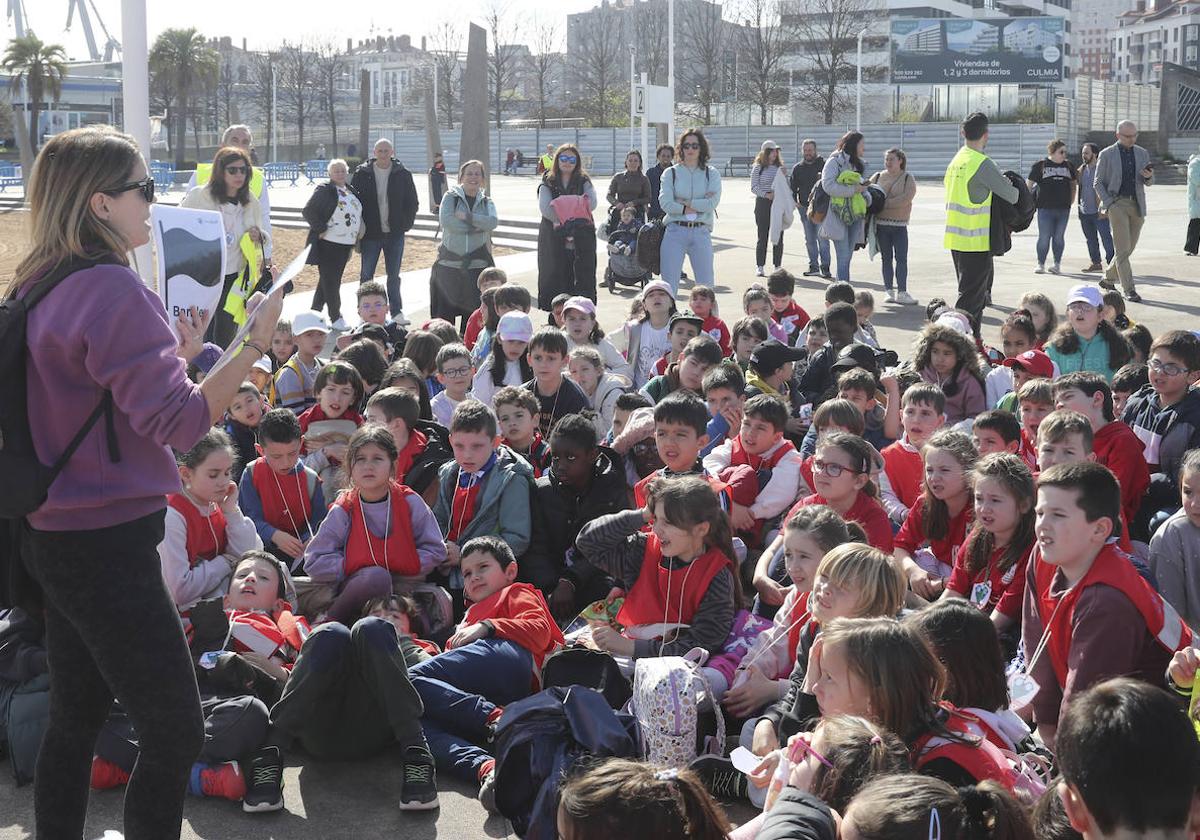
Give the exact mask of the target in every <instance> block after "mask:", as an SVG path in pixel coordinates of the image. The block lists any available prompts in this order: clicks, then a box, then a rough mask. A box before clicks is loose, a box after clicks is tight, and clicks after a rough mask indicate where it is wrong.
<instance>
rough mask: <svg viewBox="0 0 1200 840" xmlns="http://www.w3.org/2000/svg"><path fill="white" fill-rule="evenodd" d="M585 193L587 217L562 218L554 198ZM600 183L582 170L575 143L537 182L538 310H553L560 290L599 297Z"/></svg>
mask: <svg viewBox="0 0 1200 840" xmlns="http://www.w3.org/2000/svg"><path fill="white" fill-rule="evenodd" d="M566 196H583V197H585V198H586V200H587V207H588V209H587V211H586V212H585V214H584V215H586V218H583V217H575V218H563V217H562V216H561V214H560V212H559V207H557V206H556V205H555V204H554V201H555V199H558V198H563V197H566ZM596 204H597V197H596V188H595V187H594V186H593V185H592V180H591V178H589V177H588V175H587V172H585V171H584V169H583V158H582V157H581V156H580V154H579V149H577V148H576V147H575V146H574V145H572V144H570V143H566V144H564V145H562V146H559V147H558V151H557V152H555V153H554V160H553V163H551V165H550V169H549V171H547V172H546V174H545V175H543V176H542V181H541V183H539V184H538V210H539V211H540V212H541V215H542V223H541V226H540V227H539V228H538V295H537V297H538V309H542V310H545V311H546V312H549V311H550V309H551V305H552V302H553V301H554V298H555V297H557V296H558V295H560V294H567V295H580V296H582V297H585V298H588V299H590V300H593V301H594V300H595V299H596V226H595V224H594V223H593V222H592V217H591V211H593V210H595V209H596Z"/></svg>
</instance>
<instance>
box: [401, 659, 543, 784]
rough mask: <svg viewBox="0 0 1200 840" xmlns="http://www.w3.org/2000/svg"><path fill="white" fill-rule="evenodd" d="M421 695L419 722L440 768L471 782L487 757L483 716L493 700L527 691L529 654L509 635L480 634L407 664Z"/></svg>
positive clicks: (507, 699) (500, 702)
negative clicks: (483, 636) (485, 636)
mask: <svg viewBox="0 0 1200 840" xmlns="http://www.w3.org/2000/svg"><path fill="white" fill-rule="evenodd" d="M408 677H409V679H410V680H411V681H412V684H413V687H414V688H416V690H417V694H419V695H420V696H421V702H422V703H423V704H424V706H425V716H424V717H423V718H421V727H422V728H423V729H424V730H425V740H427V741H428V742H429V750H430V752H432V753H433V757H434V760H436V761H437V766H438V769H445V770H449V771H450V772H451V773H453V774H454V775H455V777H456V778H458V779H461V780H462V781H464V782H468V783H473V782H478V780H479V768H480V767H481V766H482V765H483V763H484V762H485V761H487V760H488V759H489V758H491V757H492V756H491V754H490V753H489V752H488V751H487V750H486V749H485V748H484V747H482V746H480V744H484V743H486V742H487V737H488V727H487V719H488V715H490V714H491V713H492V712H493V711H495V709H496V707H497V706H505V705H508V704H509V703H512V702H514V701H516V700H520V699H521V698H523V697H528V696H529V691H530V687H531V685H532V678H533V657H532V656H531V655H530V653H529V651H528V650H526V649H525V648H523V647H521V646H520V645H518V644H517V643H516V642H511V641H509V640H508V639H479V640H478V641H474V642H471V644H469V645H465V646H463V647H460V648H454V649H453V650H448V651H446V652H445V653H443V654H442V655H440V656H435V657H433V658H432V659H427V660H426V661H424V662H422V663H421V664H419V665H414V666H413V667H412V668H409V669H408Z"/></svg>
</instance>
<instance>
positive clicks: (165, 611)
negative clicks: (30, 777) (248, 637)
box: [24, 511, 204, 840]
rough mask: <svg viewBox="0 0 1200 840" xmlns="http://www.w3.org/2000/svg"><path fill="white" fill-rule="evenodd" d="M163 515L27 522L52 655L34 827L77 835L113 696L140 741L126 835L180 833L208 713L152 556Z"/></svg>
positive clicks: (145, 839) (42, 832) (149, 839)
mask: <svg viewBox="0 0 1200 840" xmlns="http://www.w3.org/2000/svg"><path fill="white" fill-rule="evenodd" d="M163 514H164V511H158V512H156V513H153V514H151V515H149V516H145V517H142V518H141V519H135V520H133V521H132V522H126V523H123V524H121V525H114V526H112V527H109V528H99V529H95V530H90V531H34V530H32V529H27V530H26V532H25V541H24V555H25V558H26V562H27V563H28V565H29V570H30V572H31V573H32V575H33V577H34V578H35V579H36V580H37V582H38V583H39V584H41V587H42V590H43V592H44V593H45V599H46V647H47V652H48V656H49V664H50V719H49V722H48V725H47V727H46V736H45V738H43V740H42V750H41V752H40V753H39V754H38V763H37V777H36V778H35V779H34V791H33V793H34V813H35V814H36V817H37V836H38V837H39V838H42V837H46V838H58V837H81V836H83V830H84V818H85V817H86V815H87V804H88V783H89V780H90V777H91V767H92V753H93V749H94V746H95V743H96V736H97V735H98V734H99V732H100V729H101V727H102V726H103V725H104V722H105V720H106V719H107V718H108V715H109V712H110V711H111V710H112V704H113V699H114V698H116V699H117V700H118V701H120V703H121V707H122V708H123V709H124V710H125V712H126V713H127V714H128V715H129V719H130V720H131V721H132V723H133V726H134V729H135V730H136V732H137V737H138V745H139V748H140V755H139V757H138V760H137V766H136V767H135V768H134V771H133V774H132V775H131V776H130V777H129V785H128V787H127V788H126V790H125V827H124V829H125V837H126V838H127V840H162V839H163V838H173V837H178V836H179V832H180V826H181V823H182V821H183V798H184V792H185V790H186V788H187V781H188V774H189V771H190V769H191V766H192V762H194V761H195V759H196V755H197V754H198V753H199V752H200V747H201V746H202V744H203V742H204V721H203V719H202V718H201V715H200V698H199V695H198V693H197V691H196V674H195V671H194V670H193V667H192V660H191V656H190V655H189V653H188V647H187V642H186V641H185V639H184V635H183V625H182V623H181V622H180V620H179V613H178V612H177V611H176V609H175V603H174V602H173V601H172V600H171V596H170V595H169V594H168V593H167V588H166V585H165V584H164V583H163V578H162V567H161V565H160V564H159V559H158V544H159V542H161V541H162V538H163Z"/></svg>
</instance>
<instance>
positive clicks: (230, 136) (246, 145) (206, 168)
mask: <svg viewBox="0 0 1200 840" xmlns="http://www.w3.org/2000/svg"><path fill="white" fill-rule="evenodd" d="M221 146H222V147H225V146H236V147H237V148H239V149H241V150H242V151H243V152H245V153H246V154H248V155H250V159H251V160H252V161H253V160H254V137H253V135H251V133H250V126H248V125H242V124H240V123H239V124H237V125H231V126H229V128H227V129H225V131H224V133H223V134H222V135H221ZM211 176H212V164H211V163H197V164H196V171H195V172H194V173H192V177H191V179H190V180H189V181H188V184H187V188H188V189H189V190H190V189H191V188H192V187H196V186H200V187H202V186H204V185H205V184H207V183H208V179H209V178H210V177H211ZM250 194H251V195H252V196H254V197H255V198H257V199H258V203H259V204H261V205H262V212H263V218H264V219H267V220H270V218H271V190H270V189H269V188H268V187H267V182H266V180H265V179H264V178H263V171H262V169H261V168H259V167H255V169H254V174H253V175H251V176H250ZM263 256H264V257H266V260H267V265H268V266H270V264H271V240H270V239H268V240H267V241H266V242H264V243H263Z"/></svg>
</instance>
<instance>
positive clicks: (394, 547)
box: [334, 481, 421, 577]
mask: <svg viewBox="0 0 1200 840" xmlns="http://www.w3.org/2000/svg"><path fill="white" fill-rule="evenodd" d="M415 495H417V494H416V493H414V492H413V491H412V490H410V489H409V488H407V487H405V486H404V485H403V484H397V483H396V482H394V481H393V482H392V488H391V495H390V499H391V505H392V516H391V519H392V527H391V531H390V532H389V533H388V535H387V536H386V537H383V538H380V537H377V536H375V535H374V534H372V533H371V532H370V531H369V530H367V523H366V519H365V518H364V514H363V509H362V502H361V501H360V500H359V497H358V490H355V489H350V490H348V491H347V492H345V493H343V494H342V495H341V496H339V497H338V500H337V501H336V502H334V504H335V505H337V506H338V507H340V508H341V509H342V510H344V511H346V515H347V516H349V517H350V535H349V536H348V537H347V538H346V565H345V573H346V575H347V576H349V575H351V574H353V573H354V572H357V571H358V570H359V569H365V568H367V567H368V566H372V565H376V566H384V567H385V568H386V569H387V570H388V571H389V572H392V573H393V574H397V575H404V576H406V577H412V576H413V575H419V574H420V573H421V558H420V557H418V556H417V546H416V543H414V542H413V529H412V514H411V512H410V511H409V509H408V497H409V496H415Z"/></svg>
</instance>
